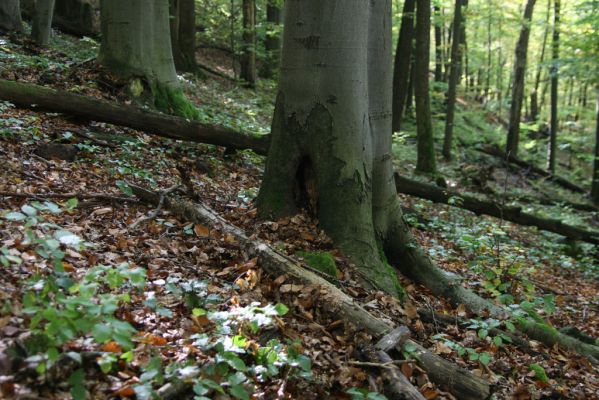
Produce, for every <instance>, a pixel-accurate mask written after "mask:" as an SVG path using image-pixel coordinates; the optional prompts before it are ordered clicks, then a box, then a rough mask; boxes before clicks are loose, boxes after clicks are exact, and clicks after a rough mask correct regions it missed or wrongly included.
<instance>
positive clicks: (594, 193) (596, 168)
mask: <svg viewBox="0 0 599 400" xmlns="http://www.w3.org/2000/svg"><path fill="white" fill-rule="evenodd" d="M595 92H596V93H595V95H596V96H597V103H596V105H595V114H596V117H595V118H596V119H597V122H596V126H595V160H594V162H593V186H592V189H591V199H592V200H593V203H595V204H596V205H599V87H597V88H595Z"/></svg>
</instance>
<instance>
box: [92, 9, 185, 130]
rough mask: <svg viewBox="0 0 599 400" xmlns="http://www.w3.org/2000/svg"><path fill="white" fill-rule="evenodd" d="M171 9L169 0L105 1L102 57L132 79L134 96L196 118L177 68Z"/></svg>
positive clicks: (124, 76) (112, 69) (109, 66)
mask: <svg viewBox="0 0 599 400" xmlns="http://www.w3.org/2000/svg"><path fill="white" fill-rule="evenodd" d="M168 11H169V10H168V0H157V1H151V2H146V1H143V0H130V1H120V0H103V1H102V45H101V47H100V55H99V59H100V62H101V63H102V65H103V66H105V67H106V68H108V69H109V70H110V71H111V72H113V73H114V74H116V75H117V76H119V77H121V78H123V79H129V80H131V83H130V85H129V88H130V92H131V94H132V96H133V97H134V98H136V99H144V98H146V99H148V100H149V101H150V103H151V104H153V105H154V106H156V107H157V108H158V109H161V110H163V111H167V112H172V113H174V114H177V115H181V116H184V117H186V118H194V117H195V116H196V114H197V111H196V109H195V108H194V107H193V105H191V104H190V103H189V101H188V100H187V99H186V98H185V97H184V95H183V94H182V92H181V89H180V87H179V81H178V79H177V73H176V71H175V63H174V62H173V52H172V48H171V41H170V31H169V12H168ZM139 78H141V81H140V79H139Z"/></svg>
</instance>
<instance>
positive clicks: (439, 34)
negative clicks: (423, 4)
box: [433, 4, 444, 82]
mask: <svg viewBox="0 0 599 400" xmlns="http://www.w3.org/2000/svg"><path fill="white" fill-rule="evenodd" d="M433 9H434V11H435V14H434V17H433V18H434V21H435V82H442V81H443V64H444V60H443V31H442V24H443V21H442V19H441V7H440V6H439V5H438V4H435V5H434V6H433Z"/></svg>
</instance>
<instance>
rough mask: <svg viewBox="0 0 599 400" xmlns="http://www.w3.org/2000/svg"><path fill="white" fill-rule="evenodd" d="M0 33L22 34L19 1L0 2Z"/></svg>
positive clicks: (6, 0)
mask: <svg viewBox="0 0 599 400" xmlns="http://www.w3.org/2000/svg"><path fill="white" fill-rule="evenodd" d="M0 31H6V32H18V33H21V32H23V22H22V21H21V5H20V2H19V0H2V1H0Z"/></svg>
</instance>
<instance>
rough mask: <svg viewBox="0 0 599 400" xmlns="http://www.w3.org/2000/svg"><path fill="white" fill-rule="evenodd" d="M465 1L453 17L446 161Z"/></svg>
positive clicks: (451, 125)
mask: <svg viewBox="0 0 599 400" xmlns="http://www.w3.org/2000/svg"><path fill="white" fill-rule="evenodd" d="M463 4H464V0H456V2H455V11H454V15H453V27H454V28H453V31H454V35H453V41H452V43H451V67H450V75H449V82H448V84H449V88H448V90H447V111H446V113H445V136H444V139H443V157H444V158H445V160H447V161H449V160H451V146H452V142H453V120H454V114H455V99H456V93H457V86H458V74H459V71H460V69H461V68H460V63H461V61H462V55H461V50H460V49H461V47H460V41H461V40H460V32H462V29H460V27H461V25H462V6H463Z"/></svg>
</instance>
